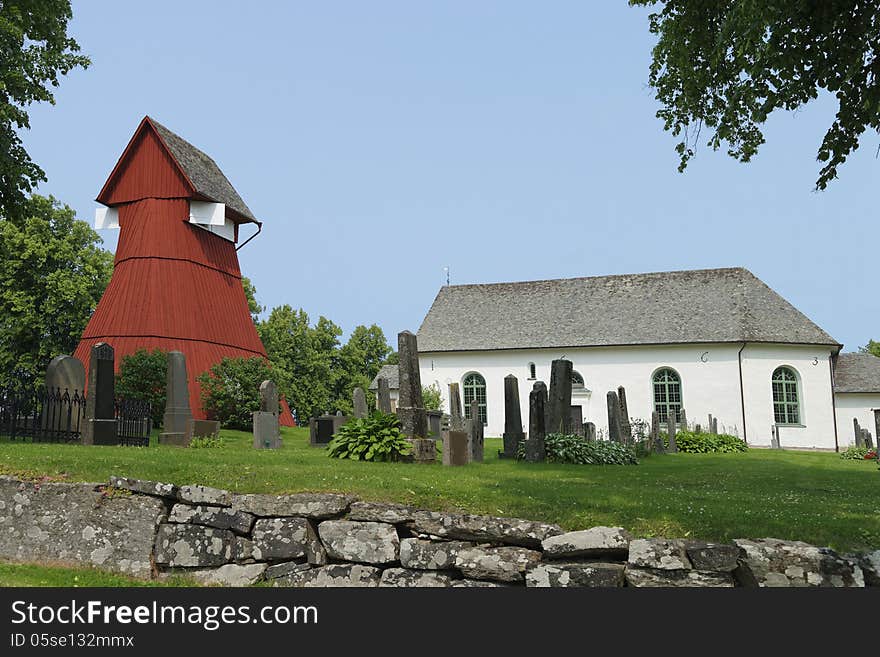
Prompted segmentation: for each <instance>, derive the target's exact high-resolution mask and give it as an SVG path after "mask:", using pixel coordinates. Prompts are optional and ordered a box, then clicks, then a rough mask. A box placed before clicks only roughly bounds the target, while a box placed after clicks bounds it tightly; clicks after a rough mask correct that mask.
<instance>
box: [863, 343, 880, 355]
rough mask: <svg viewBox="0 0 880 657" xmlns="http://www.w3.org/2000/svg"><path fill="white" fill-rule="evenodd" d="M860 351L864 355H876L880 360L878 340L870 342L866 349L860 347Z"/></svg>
mask: <svg viewBox="0 0 880 657" xmlns="http://www.w3.org/2000/svg"><path fill="white" fill-rule="evenodd" d="M859 351H861V352H862V353H863V354H874V355H875V356H877V357H878V358H880V342H877V341H876V340H868V344H866V345H865V346H864V347H859Z"/></svg>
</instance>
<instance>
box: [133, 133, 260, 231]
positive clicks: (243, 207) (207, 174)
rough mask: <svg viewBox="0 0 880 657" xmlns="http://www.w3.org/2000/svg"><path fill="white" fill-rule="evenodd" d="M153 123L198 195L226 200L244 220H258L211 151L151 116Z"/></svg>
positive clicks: (214, 199) (216, 199)
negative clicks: (198, 146)
mask: <svg viewBox="0 0 880 657" xmlns="http://www.w3.org/2000/svg"><path fill="white" fill-rule="evenodd" d="M150 122H151V123H152V124H153V125H154V126H155V127H156V130H157V132H158V133H159V136H160V137H162V140H163V141H164V142H165V145H166V146H168V150H170V151H171V154H172V155H173V156H174V159H175V160H177V162H178V164H180V166H181V168H183V171H184V173H185V174H186V176H187V178H189V179H190V181H191V182H192V184H193V185H195V187H196V191H197V192H198V193H199V194H201V195H202V196H205V197H207V198H210V199H212V200H213V201H215V202H217V203H225V204H226V207H228V208H231V209H232V210H235V212H237V213H238V214H240V215H241V216H242V217H244V218H245V219H250V220H251V221H253V222H256V223H259V222H257V218H256V217H255V216H254V214H253V212H251V210H250V208H249V207H248V206H247V204H246V203H245V202H244V201H243V200H242V199H241V196H239V195H238V192H236V191H235V187H233V186H232V183H231V182H229V179H228V178H227V177H226V176H225V175H224V174H223V172H222V171H221V170H220V167H218V166H217V163H216V162H214V160H212V159H211V157H210V156H209V155H208V154H206V153H204V152H203V151H200V150H199V149H198V148H196V147H195V146H193V145H192V144H190V143H189V142H188V141H187V140H186V139H184V138H183V137H181V136H180V135H178V134H176V133H174V132H172V131H171V130H169V129H168V128H166V127H165V126H164V125H162V124H161V123H159V122H158V121H156V120H155V119H153V118H152V117H150Z"/></svg>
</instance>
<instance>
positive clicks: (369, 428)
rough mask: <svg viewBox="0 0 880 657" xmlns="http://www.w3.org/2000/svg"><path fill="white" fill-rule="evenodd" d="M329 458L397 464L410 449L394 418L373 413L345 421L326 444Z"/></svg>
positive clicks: (394, 416)
mask: <svg viewBox="0 0 880 657" xmlns="http://www.w3.org/2000/svg"><path fill="white" fill-rule="evenodd" d="M327 449H328V450H329V452H330V454H329V456H330V457H331V458H335V459H351V460H353V461H399V460H401V457H403V456H405V455H407V454H408V453H409V450H410V443H409V441H408V440H407V439H406V438H404V437H403V435H401V433H400V422H399V421H398V419H397V416H396V415H392V414H390V413H382V412H381V411H375V412H373V414H372V415H370V416H369V417H366V418H361V419H358V418H355V419H352V420H349V421H348V422H346V423H345V424H344V425H343V426H342V427H341V428H340V429H339V431H337V432H336V433H335V434H334V435H333V440H331V441H330V443H329V444H328V445H327Z"/></svg>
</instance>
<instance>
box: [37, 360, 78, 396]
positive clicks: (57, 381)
mask: <svg viewBox="0 0 880 657" xmlns="http://www.w3.org/2000/svg"><path fill="white" fill-rule="evenodd" d="M45 384H46V390H51V389H54V388H57V389H58V390H60V391H61V392H62V393H63V392H64V391H65V390H66V391H67V392H69V393H70V395H71V396H73V393H74V391H76V390H78V391H79V393H80V394H82V393H83V391H84V390H85V389H86V369H85V367H83V364H82V363H81V362H80V361H79V359H78V358H74V357H73V356H55V358H53V359H52V361H51V362H50V363H49V366H48V367H47V368H46V379H45Z"/></svg>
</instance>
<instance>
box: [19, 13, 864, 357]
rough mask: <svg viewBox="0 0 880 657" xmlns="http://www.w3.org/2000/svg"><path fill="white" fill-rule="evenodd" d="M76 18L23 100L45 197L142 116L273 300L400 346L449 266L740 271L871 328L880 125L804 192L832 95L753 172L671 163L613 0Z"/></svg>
mask: <svg viewBox="0 0 880 657" xmlns="http://www.w3.org/2000/svg"><path fill="white" fill-rule="evenodd" d="M74 15H75V17H74V21H73V24H72V33H73V35H74V36H75V37H76V38H77V39H78V41H79V42H80V44H81V45H82V47H83V50H84V52H85V53H87V54H88V55H89V56H91V58H92V61H93V64H92V66H91V68H89V69H88V70H86V71H77V72H75V73H73V74H71V75H70V76H68V77H67V78H65V79H64V80H63V81H62V85H61V88H60V89H59V90H58V92H57V97H56V98H57V105H55V106H54V107H52V106H38V107H34V108H33V110H32V112H31V118H32V130H31V131H30V132H29V133H26V134H25V135H24V137H25V142H26V145H27V147H28V149H29V151H30V153H31V155H32V156H33V157H34V158H35V160H36V161H37V162H39V163H40V164H41V165H42V166H43V168H44V169H45V170H46V172H47V174H48V177H49V181H48V183H47V184H45V185H43V186H42V188H41V192H43V193H51V194H53V195H55V196H56V197H58V198H59V199H61V200H63V201H64V202H66V203H68V204H70V205H71V206H73V207H74V208H75V209H76V210H77V213H78V215H79V216H80V218H82V219H86V220H91V219H92V218H93V216H94V208H95V207H96V203H95V202H94V200H93V199H94V197H95V196H96V195H97V193H98V191H99V190H100V188H101V186H102V184H103V183H104V180H105V179H106V177H107V175H108V173H109V172H110V170H111V169H112V167H113V165H114V163H115V162H116V160H117V158H118V157H119V155H120V154H121V152H122V149H123V148H124V146H125V144H126V143H127V142H128V139H129V138H130V136H131V134H132V132H133V131H134V129H135V127H136V126H137V124H138V122H139V121H140V119H141V118H142V117H143V115H144V114H150V115H151V116H153V117H155V118H156V119H157V120H159V121H160V122H162V123H164V124H165V125H166V126H168V127H169V128H171V129H172V130H174V131H176V132H178V133H179V134H180V135H182V136H183V137H184V138H186V139H188V140H189V141H191V142H192V143H193V144H195V145H196V146H198V147H199V148H201V149H203V150H205V151H206V152H207V153H209V154H210V155H211V156H212V157H213V158H214V159H215V160H216V161H217V162H218V164H219V165H220V167H221V168H222V169H223V171H224V172H225V173H226V175H227V176H228V177H229V179H230V180H231V181H232V183H233V185H234V186H235V187H236V188H237V189H238V191H239V193H240V194H241V195H242V197H243V198H244V199H245V201H246V202H247V203H248V205H249V206H250V207H251V209H252V210H253V211H254V213H255V214H256V216H257V217H258V218H260V219H261V220H263V221H264V222H265V228H264V230H263V233H262V235H260V237H258V238H257V239H256V240H254V241H253V242H251V243H250V244H249V245H247V246H246V247H245V248H244V249H243V250H242V251H240V252H239V255H240V258H241V265H242V270H243V272H244V274H245V275H247V276H249V277H250V278H251V279H252V280H253V281H254V283H255V284H256V286H257V290H258V294H259V298H260V301H261V302H262V303H263V304H264V305H268V306H269V307H272V306H276V305H280V304H283V303H289V304H290V305H292V306H293V307H295V308H296V307H302V308H304V309H305V310H306V311H307V312H308V313H309V315H310V316H311V318H312V320H313V321H314V320H316V319H317V318H318V316H319V315H324V316H326V317H328V318H329V319H332V320H333V321H334V322H336V323H337V324H339V325H340V326H341V327H342V328H343V329H344V331H345V332H346V333H348V332H349V331H351V329H353V328H354V327H355V326H356V325H357V324H367V325H369V324H371V323H374V322H375V323H377V324H379V325H380V326H381V327H382V328H383V329H384V330H385V333H386V335H387V336H388V338H389V342H390V343H392V344H395V342H396V341H395V334H396V333H397V332H398V331H399V330H403V329H406V328H408V329H411V330H416V329H417V328H418V326H419V324H420V323H421V320H422V318H423V317H424V314H425V312H426V311H427V309H428V308H429V307H430V305H431V302H432V301H433V299H434V296H435V294H436V293H437V290H438V289H439V287H440V286H441V284H442V283H443V280H444V274H443V267H444V266H449V267H450V268H451V277H452V282H453V283H484V282H495V281H513V280H530V279H538V278H558V277H573V276H590V275H601V274H615V273H628V272H645V271H663V270H670V269H691V268H703V267H726V266H744V267H747V268H749V269H750V270H751V271H753V272H754V273H755V274H756V275H757V276H759V277H760V278H762V279H763V280H764V281H765V282H766V283H767V284H769V285H770V286H771V287H773V288H774V289H776V290H777V291H778V292H780V293H781V294H782V295H783V296H784V297H786V298H787V299H788V300H789V301H791V302H792V303H793V304H794V305H795V306H797V307H798V308H799V309H800V310H802V311H803V312H804V313H806V314H807V315H808V316H809V317H810V318H812V319H813V320H814V321H815V322H817V323H818V324H819V325H820V326H821V327H822V328H824V329H825V330H827V331H828V332H829V333H831V335H832V336H834V337H835V338H836V339H837V340H838V341H840V342H843V343H844V344H845V346H846V349H847V350H855V349H856V348H857V347H858V346H859V345H862V344H865V343H866V342H867V341H868V339H869V338H871V337H873V338H878V339H880V303H878V302H877V268H878V264H877V252H876V239H877V229H876V226H877V215H878V207H877V200H876V198H877V196H876V188H877V179H878V177H877V174H878V171H880V161H878V160H877V159H876V158H875V151H876V148H877V143H878V138H877V135H874V134H872V135H868V136H867V138H865V139H863V143H862V148H861V150H860V151H858V152H857V154H856V155H855V156H854V157H852V158H851V159H850V161H849V162H847V164H846V165H845V166H844V167H842V169H841V170H840V175H841V179H840V180H838V181H836V182H834V183H833V184H832V186H831V188H830V189H829V190H828V191H825V192H821V193H816V192H814V191H813V183H814V181H815V179H816V176H817V172H818V168H819V167H818V164H817V163H816V161H815V153H816V149H817V146H818V144H819V142H820V140H821V137H822V135H823V134H824V131H825V129H826V128H827V126H828V124H830V121H831V120H832V118H833V114H834V109H835V107H834V105H833V103H831V102H830V101H829V100H828V99H822V100H821V101H820V102H818V103H815V104H813V105H810V106H808V107H807V108H806V109H804V110H802V111H801V112H799V113H797V114H796V115H791V114H784V115H779V116H775V117H773V118H772V119H771V121H770V123H769V124H768V125H767V128H766V131H765V134H766V137H767V142H768V143H767V144H765V145H764V147H763V148H762V150H761V152H760V153H759V155H758V157H757V158H756V160H755V161H754V162H752V163H751V164H746V165H743V164H739V163H737V162H735V161H734V160H732V159H730V158H729V157H728V156H727V155H726V154H725V153H723V152H718V153H713V152H712V151H711V150H709V149H706V148H702V149H701V151H700V152H699V154H698V156H697V158H696V159H695V160H694V161H693V162H692V164H691V166H690V168H689V169H688V171H687V172H686V173H685V174H683V175H682V174H679V173H677V172H676V164H677V159H676V156H675V153H674V152H673V146H674V143H675V140H674V138H673V137H671V136H670V135H669V134H667V133H664V132H663V130H662V126H661V123H660V122H659V120H658V119H656V118H655V117H654V113H655V112H656V110H657V103H656V101H655V100H654V99H653V93H652V91H651V90H650V89H649V88H648V87H647V86H646V80H647V76H648V64H649V61H650V49H651V46H652V44H653V40H652V38H651V36H650V35H649V34H648V29H647V18H646V17H647V12H646V11H643V10H638V9H632V8H629V7H628V6H627V5H626V2H625V0H616V1H614V2H612V1H608V0H606V1H604V2H590V3H585V2H574V1H572V2H562V1H557V2H553V3H537V2H511V1H509V0H505V1H503V2H502V1H496V2H490V1H485V2H478V3H475V2H464V1H452V2H450V1H444V2H440V1H434V2H419V3H413V2H405V1H400V2H384V1H380V0H376V1H374V2H369V3H366V2H321V3H302V2H296V3H292V2H272V3H270V2H261V3H258V4H257V3H243V2H240V1H237V2H219V1H212V2H206V1H199V2H193V1H190V0H187V1H186V2H182V1H180V0H177V1H176V2H169V1H167V0H153V1H152V2H150V3H135V2H110V1H102V2H98V1H95V0H89V1H76V2H74ZM102 235H103V237H104V238H105V240H106V245H107V246H108V247H109V248H113V247H114V245H115V239H116V236H115V232H113V231H102ZM683 302H684V303H686V302H687V300H686V299H684V300H683Z"/></svg>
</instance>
